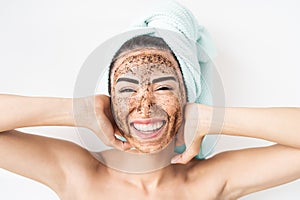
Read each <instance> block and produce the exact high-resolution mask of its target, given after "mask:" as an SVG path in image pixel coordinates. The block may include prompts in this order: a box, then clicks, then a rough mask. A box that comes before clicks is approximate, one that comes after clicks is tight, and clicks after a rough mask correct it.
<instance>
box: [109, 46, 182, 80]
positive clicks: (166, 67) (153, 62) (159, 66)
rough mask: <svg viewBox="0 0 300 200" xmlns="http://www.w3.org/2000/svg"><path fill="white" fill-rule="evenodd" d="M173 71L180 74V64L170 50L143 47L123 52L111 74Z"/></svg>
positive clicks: (151, 73)
mask: <svg viewBox="0 0 300 200" xmlns="http://www.w3.org/2000/svg"><path fill="white" fill-rule="evenodd" d="M162 72H163V73H169V74H170V73H172V74H176V75H178V72H180V69H179V65H178V63H177V61H176V59H175V58H174V56H173V54H172V53H171V52H170V51H166V50H158V49H141V50H135V51H130V52H128V53H127V54H125V55H124V54H123V55H122V56H120V57H119V58H118V59H117V60H116V61H115V64H114V66H113V69H112V73H111V76H113V77H118V76H120V75H122V74H128V73H129V74H134V75H143V76H145V75H147V74H149V75H153V74H155V73H162Z"/></svg>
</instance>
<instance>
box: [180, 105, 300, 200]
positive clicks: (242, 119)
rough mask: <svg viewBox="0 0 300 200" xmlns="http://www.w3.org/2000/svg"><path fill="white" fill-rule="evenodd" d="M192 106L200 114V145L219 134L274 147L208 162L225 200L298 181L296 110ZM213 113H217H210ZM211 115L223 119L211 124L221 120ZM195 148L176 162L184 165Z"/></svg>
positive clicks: (224, 155) (298, 116)
mask: <svg viewBox="0 0 300 200" xmlns="http://www.w3.org/2000/svg"><path fill="white" fill-rule="evenodd" d="M191 106H192V108H193V109H199V113H202V116H200V118H199V120H195V121H198V122H199V124H198V127H201V128H199V129H198V133H197V134H196V135H197V136H196V138H195V141H201V139H202V138H203V136H204V135H205V134H214V133H217V132H218V131H220V133H221V134H225V135H231V136H244V137H254V138H261V139H264V140H268V141H272V142H275V143H277V144H275V145H272V146H268V147H261V148H250V149H243V150H236V151H229V152H224V153H220V154H218V155H216V156H215V157H213V158H211V159H210V161H209V162H212V163H215V164H212V165H211V168H213V167H215V168H216V170H215V171H216V173H217V174H218V177H219V178H222V180H223V184H224V187H222V188H223V189H224V190H223V193H222V194H223V195H224V196H225V199H236V198H238V197H241V196H244V195H246V194H249V193H252V192H256V191H259V190H263V189H267V188H270V187H274V186H277V185H280V184H284V183H287V182H290V181H293V180H296V179H299V178H300V109H299V108H224V109H223V108H212V107H208V106H204V105H197V108H195V107H193V106H195V105H191ZM213 109H217V110H214V111H215V112H213ZM218 109H219V110H218ZM222 109H223V110H222ZM223 111H225V112H223ZM212 113H214V114H218V113H219V114H220V113H225V118H224V120H220V121H212V119H220V117H219V118H218V117H212ZM190 121H192V119H190ZM195 121H194V122H195ZM220 127H222V128H221V129H220ZM196 144H197V143H196V142H195V144H194V145H192V146H191V148H190V149H188V150H187V151H186V152H185V153H184V154H183V155H180V156H178V157H179V161H180V159H182V160H181V161H182V162H183V163H185V162H186V160H188V159H189V157H190V156H192V155H193V154H194V152H197V149H196V148H197V146H196ZM198 145H199V143H198ZM198 148H199V147H198ZM195 149H196V150H195ZM185 159H186V160H185Z"/></svg>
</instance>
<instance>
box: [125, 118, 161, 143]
mask: <svg viewBox="0 0 300 200" xmlns="http://www.w3.org/2000/svg"><path fill="white" fill-rule="evenodd" d="M158 124H159V125H158ZM165 124H166V121H165V120H163V119H158V118H148V119H135V120H132V121H131V123H130V126H131V127H132V128H133V129H134V133H135V134H136V135H137V136H138V137H140V138H142V139H151V138H155V137H157V136H158V135H159V134H160V133H161V130H162V128H163V127H164V125H165Z"/></svg>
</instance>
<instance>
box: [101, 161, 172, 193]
mask: <svg viewBox="0 0 300 200" xmlns="http://www.w3.org/2000/svg"><path fill="white" fill-rule="evenodd" d="M107 170H108V172H109V174H110V175H111V176H115V177H116V180H120V181H122V182H124V183H125V184H126V185H131V186H133V187H134V188H138V189H140V190H141V191H144V192H146V193H148V192H151V191H154V190H155V189H157V188H159V187H160V186H161V185H163V184H164V183H165V182H166V181H170V180H173V179H172V178H174V176H175V175H176V173H175V172H176V170H175V169H174V167H173V166H172V165H169V166H167V167H165V168H162V169H158V170H156V171H153V172H149V173H139V174H132V173H123V172H120V171H116V170H114V169H111V168H107Z"/></svg>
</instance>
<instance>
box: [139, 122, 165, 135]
mask: <svg viewBox="0 0 300 200" xmlns="http://www.w3.org/2000/svg"><path fill="white" fill-rule="evenodd" d="M163 124H164V123H163V122H162V121H161V122H156V123H151V124H135V123H133V126H134V128H135V129H136V130H138V131H143V132H151V131H156V130H159V129H160V128H161V127H162V126H163Z"/></svg>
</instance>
